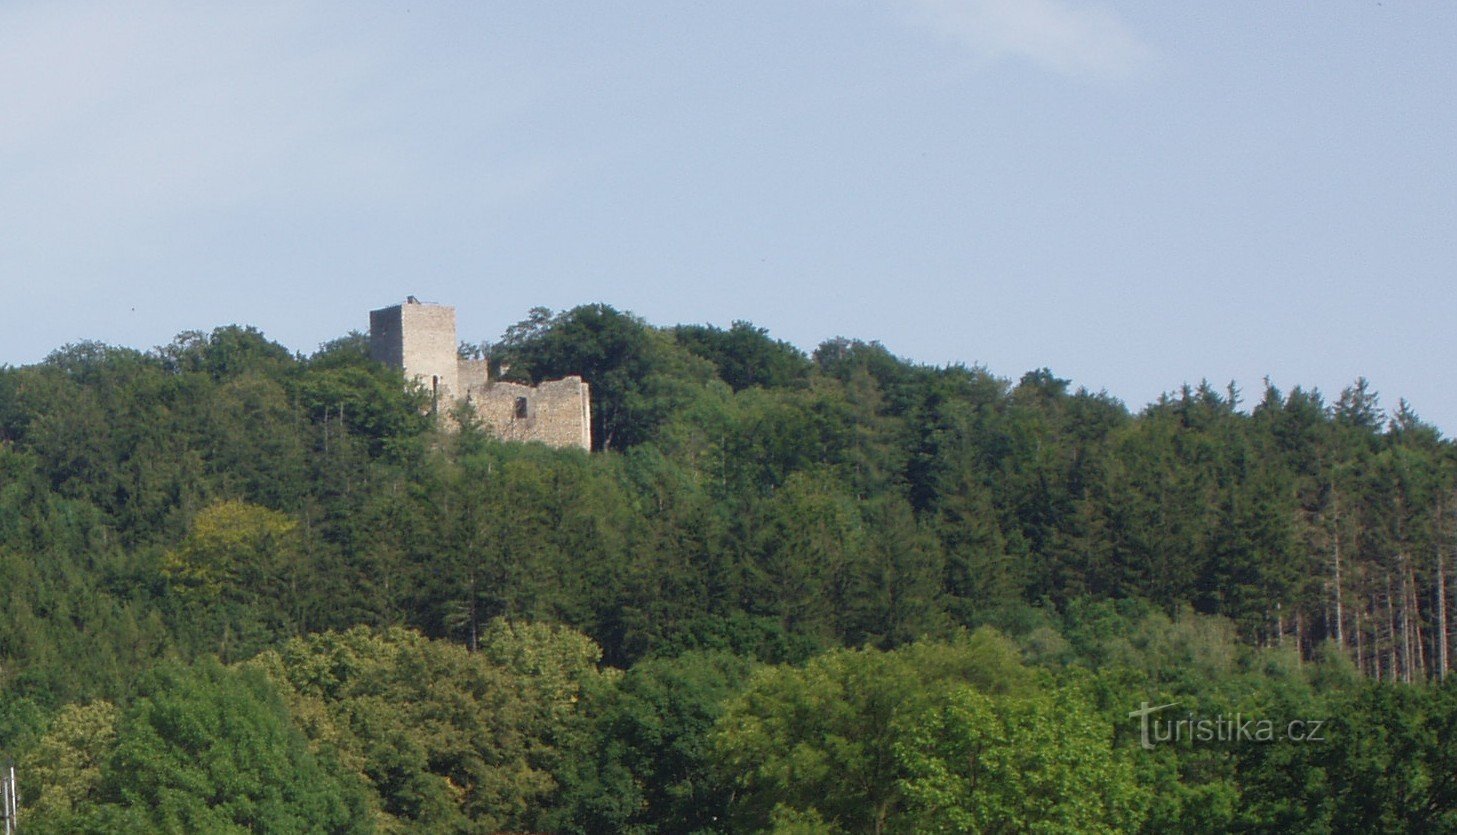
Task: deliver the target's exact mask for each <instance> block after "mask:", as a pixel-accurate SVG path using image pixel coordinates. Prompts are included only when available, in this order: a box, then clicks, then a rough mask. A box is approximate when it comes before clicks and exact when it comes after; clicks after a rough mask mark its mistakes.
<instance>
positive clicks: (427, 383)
mask: <svg viewBox="0 0 1457 835" xmlns="http://www.w3.org/2000/svg"><path fill="white" fill-rule="evenodd" d="M369 354H370V356H371V357H373V358H374V359H376V360H378V361H379V362H382V363H384V364H385V365H388V366H390V367H391V368H399V369H403V370H404V372H405V377H406V378H407V379H413V380H416V381H417V382H419V383H420V385H422V386H424V387H425V389H426V390H427V391H430V392H433V393H434V395H435V403H436V405H437V406H447V405H449V404H450V403H451V402H452V401H453V400H454V399H455V398H457V397H461V396H463V395H464V394H465V392H464V391H461V388H460V365H459V360H458V358H457V356H458V355H457V353H456V345H455V308H453V307H447V306H446V305H443V304H425V303H423V302H420V301H418V300H416V299H415V297H414V296H410V297H409V298H408V299H407V300H406V301H405V303H404V304H397V305H395V306H394V307H386V308H381V309H380V310H371V311H370V312H369Z"/></svg>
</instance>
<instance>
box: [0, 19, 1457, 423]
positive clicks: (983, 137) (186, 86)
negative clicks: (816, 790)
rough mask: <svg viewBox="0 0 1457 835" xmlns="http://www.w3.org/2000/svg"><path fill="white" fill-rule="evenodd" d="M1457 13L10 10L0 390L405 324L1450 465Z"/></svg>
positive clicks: (1454, 405) (1454, 415)
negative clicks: (1402, 410)
mask: <svg viewBox="0 0 1457 835" xmlns="http://www.w3.org/2000/svg"><path fill="white" fill-rule="evenodd" d="M1454 44H1457V4H1450V3H1435V2H1424V3H1403V2H1399V0H1386V2H1374V1H1373V2H1362V3H1356V2H1334V3H1333V2H1312V1H1307V2H1295V0H1290V1H1289V2H1281V3H1271V2H1268V0H1263V1H1262V2H1233V1H1231V2H1222V3H1168V2H1152V1H1150V2H1131V3H1117V4H1114V3H1086V2H1073V0H802V1H801V2H787V3H682V2H675V3H659V2H653V1H652V0H638V2H633V3H626V4H611V3H601V2H591V3H577V2H568V1H567V0H563V2H556V3H539V2H513V1H512V0H493V2H489V3H481V2H460V3H444V2H436V3H428V4H427V3H416V4H410V3H405V2H395V3H375V2H368V0H350V2H347V3H345V2H308V1H307V0H293V1H292V2H286V3H284V2H280V3H272V2H250V3H207V4H200V3H195V2H170V0H135V1H134V2H126V3H120V2H114V3H113V2H67V0H46V1H45V2H32V0H10V2H7V3H4V4H3V5H0V291H3V293H4V300H3V303H0V364H9V365H24V364H29V363H34V362H37V361H40V360H41V359H43V358H44V357H45V356H46V355H47V354H48V353H50V352H51V351H52V350H55V349H57V348H59V347H61V346H63V345H65V344H68V343H72V342H76V341H80V340H88V339H89V340H99V341H102V342H106V343H110V344H115V345H124V346H130V347H135V348H139V349H144V350H145V349H149V348H152V347H154V346H158V345H163V344H166V343H168V342H170V341H171V340H172V338H173V337H174V336H175V335H176V334H178V333H180V332H182V331H185V330H192V329H200V330H208V329H211V328H213V327H217V326H220V325H225V324H231V323H237V324H244V325H252V326H255V327H257V328H259V329H261V330H262V331H263V332H264V333H265V334H266V335H267V336H268V337H269V338H271V339H273V340H275V341H278V342H280V343H282V344H284V345H286V346H288V347H289V348H290V349H292V350H295V351H300V352H303V353H310V352H312V351H314V350H315V349H316V348H317V347H318V346H319V345H320V344H321V343H323V342H326V341H328V340H331V339H334V338H337V337H339V336H342V335H344V334H346V333H347V332H349V331H351V330H365V329H367V327H368V311H369V310H370V309H372V308H378V307H384V306H386V305H390V304H395V303H398V302H400V301H402V300H403V299H404V297H405V296H406V295H407V294H409V295H415V296H418V297H419V298H421V299H424V300H430V301H438V302H442V303H447V304H452V305H454V306H455V307H456V309H457V316H458V323H459V328H460V337H461V338H462V339H464V340H469V341H472V342H478V341H483V340H494V339H496V338H498V337H499V336H500V335H501V333H502V332H503V331H504V330H505V329H506V327H507V326H509V325H510V324H512V323H513V322H516V321H518V320H520V319H523V318H525V317H526V315H527V312H528V311H529V310H530V309H531V308H532V307H536V306H545V307H549V308H552V309H556V310H560V309H565V308H571V307H574V306H576V305H579V304H587V303H594V302H604V303H607V304H610V305H613V306H614V307H616V308H618V309H620V310H628V311H631V312H633V313H635V314H637V315H639V316H641V317H643V318H644V319H646V320H647V321H649V322H651V323H653V324H658V325H672V324H677V323H710V324H715V325H719V326H723V327H727V326H728V325H729V324H730V323H732V322H733V321H735V320H748V321H751V322H753V323H754V324H756V325H758V326H761V327H765V328H768V329H769V331H770V333H771V334H772V335H773V336H775V337H777V338H780V339H785V340H788V341H790V342H792V343H794V344H796V345H798V346H800V347H802V348H804V349H805V350H807V351H811V350H813V349H814V347H815V346H816V345H818V344H819V343H820V342H822V341H824V340H826V339H830V338H833V337H836V336H846V337H851V338H858V339H864V340H867V341H869V340H878V341H880V342H882V343H883V344H884V345H885V346H886V347H887V348H889V349H890V350H891V351H892V352H894V353H896V354H898V355H900V356H903V357H906V358H908V359H910V360H914V361H917V362H924V363H931V364H935V365H943V364H947V363H964V364H967V365H972V364H979V365H983V366H985V367H986V368H987V369H988V370H990V371H991V372H993V373H995V374H997V375H999V376H1003V377H1008V378H1011V379H1016V378H1018V377H1020V376H1021V375H1022V373H1024V372H1026V371H1028V370H1031V369H1036V368H1043V367H1046V368H1050V369H1051V370H1052V371H1053V373H1055V374H1057V375H1058V376H1060V377H1064V378H1069V379H1071V380H1072V382H1073V385H1074V386H1085V387H1087V388H1088V389H1090V390H1093V391H1099V390H1105V391H1107V392H1108V393H1109V394H1111V395H1114V396H1116V397H1118V398H1120V399H1122V400H1123V401H1124V402H1125V403H1127V404H1128V406H1129V407H1130V408H1131V409H1134V410H1138V409H1140V408H1142V407H1143V406H1144V405H1146V404H1147V403H1148V402H1150V401H1152V400H1154V399H1155V398H1157V397H1158V396H1159V395H1160V394H1161V393H1162V392H1166V391H1173V390H1176V389H1178V388H1179V387H1180V386H1181V385H1182V384H1184V383H1191V384H1197V383H1198V382H1199V381H1200V380H1201V379H1208V380H1209V381H1211V382H1212V383H1213V384H1215V385H1216V386H1217V387H1219V388H1221V389H1223V387H1224V386H1225V385H1226V384H1227V383H1229V382H1230V381H1234V382H1236V383H1237V384H1238V385H1239V387H1240V388H1241V389H1242V390H1243V391H1244V396H1245V399H1246V400H1247V401H1248V403H1253V402H1255V401H1257V400H1258V399H1259V398H1260V395H1261V392H1262V391H1263V387H1264V382H1263V381H1264V379H1265V378H1267V377H1268V378H1269V379H1270V381H1271V382H1272V383H1274V384H1275V385H1276V386H1277V387H1280V388H1281V389H1284V390H1287V391H1288V390H1289V389H1290V388H1291V387H1293V386H1296V385H1301V386H1304V387H1306V388H1311V387H1315V388H1319V389H1320V390H1321V391H1322V392H1324V393H1325V394H1326V396H1327V399H1328V400H1333V399H1335V397H1336V396H1337V395H1338V394H1339V392H1340V390H1341V389H1342V388H1344V387H1345V386H1347V385H1349V384H1351V383H1352V381H1354V380H1355V379H1356V378H1357V377H1358V376H1364V377H1366V378H1368V379H1369V380H1370V381H1371V384H1372V386H1373V388H1375V390H1376V391H1378V392H1379V393H1380V394H1381V397H1382V405H1383V406H1385V407H1388V408H1392V409H1394V408H1395V406H1396V405H1397V401H1398V399H1399V398H1403V397H1404V398H1406V399H1407V400H1408V401H1410V403H1411V404H1412V406H1413V407H1414V408H1415V410H1416V411H1417V413H1418V414H1420V415H1421V416H1422V417H1423V418H1424V419H1426V420H1427V421H1429V422H1431V423H1434V424H1435V425H1437V426H1438V427H1439V428H1441V429H1443V430H1444V431H1445V432H1447V433H1448V434H1451V433H1453V432H1454V431H1457V363H1454V362H1453V361H1452V360H1453V358H1454V353H1457V352H1454V347H1457V345H1454V342H1457V340H1454V336H1453V326H1454V323H1457V295H1454V293H1453V284H1452V278H1453V277H1454V272H1457V270H1454V268H1457V142H1454V140H1457V48H1454Z"/></svg>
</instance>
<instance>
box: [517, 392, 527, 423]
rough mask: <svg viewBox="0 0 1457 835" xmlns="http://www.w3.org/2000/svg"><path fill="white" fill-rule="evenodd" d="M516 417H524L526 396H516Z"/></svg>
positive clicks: (522, 418)
mask: <svg viewBox="0 0 1457 835" xmlns="http://www.w3.org/2000/svg"><path fill="white" fill-rule="evenodd" d="M516 419H517V420H525V419H526V398H524V397H518V398H516Z"/></svg>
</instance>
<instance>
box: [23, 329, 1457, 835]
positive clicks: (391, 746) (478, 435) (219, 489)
mask: <svg viewBox="0 0 1457 835" xmlns="http://www.w3.org/2000/svg"><path fill="white" fill-rule="evenodd" d="M367 347H368V346H367V339H366V338H365V337H364V336H362V335H360V334H351V335H348V336H346V337H343V338H341V339H339V340H337V341H335V342H332V343H329V344H327V345H325V346H323V347H322V348H321V349H320V350H319V351H318V352H316V353H315V354H313V355H312V356H309V357H302V356H296V355H294V354H293V353H291V352H290V351H288V350H287V349H285V348H283V347H282V346H280V345H277V344H275V343H272V342H269V341H268V340H267V339H266V338H264V336H263V335H261V334H260V333H258V332H257V331H256V330H253V329H251V328H241V327H227V328H220V329H218V330H215V331H213V332H212V333H210V334H204V333H187V334H183V335H182V336H179V337H178V338H177V339H176V340H175V341H174V342H173V343H172V344H170V345H168V346H166V347H163V348H159V349H156V350H153V351H150V352H145V353H144V352H139V351H135V350H132V349H127V348H118V347H112V346H106V345H100V344H94V343H84V344H78V345H72V346H67V347H65V348H63V349H60V350H58V351H56V352H55V353H53V354H52V355H51V356H50V357H48V358H47V359H46V360H45V361H44V362H42V363H40V364H38V365H34V366H28V367H22V368H5V369H0V607H3V608H0V754H6V755H9V756H11V757H14V759H15V760H16V763H17V775H18V780H19V782H20V790H21V795H22V802H23V806H22V809H21V814H22V817H21V823H22V825H23V826H24V827H25V831H33V832H121V831H152V830H158V831H189V832H190V831H250V830H251V831H269V832H294V831H300V832H302V831H309V832H313V831H321V832H322V831H328V832H374V831H382V832H417V831H429V832H437V831H438V832H500V831H552V832H640V833H648V832H660V833H680V832H696V831H697V832H729V831H733V832H743V831H775V832H785V833H789V832H797V833H811V832H857V833H858V832H876V833H891V832H898V833H899V832H938V831H939V832H965V831H1043V832H1084V831H1095V832H1122V831H1149V832H1155V831H1159V832H1166V831H1269V832H1291V831H1319V832H1329V831H1348V832H1370V831H1391V830H1402V829H1408V830H1421V831H1457V747H1454V746H1452V745H1451V744H1450V743H1451V740H1453V739H1457V684H1454V683H1453V680H1454V678H1457V677H1453V676H1449V675H1447V674H1448V673H1450V671H1451V670H1452V668H1453V667H1454V662H1453V660H1452V659H1451V648H1450V647H1449V638H1450V637H1451V636H1452V634H1453V632H1454V627H1453V626H1452V625H1451V623H1450V622H1449V618H1450V617H1452V616H1453V613H1452V612H1450V611H1449V609H1450V607H1451V605H1452V603H1453V600H1454V590H1453V588H1452V584H1453V582H1454V576H1453V572H1454V569H1457V558H1454V552H1457V547H1454V546H1457V542H1454V537H1457V467H1454V463H1457V462H1454V455H1453V445H1452V443H1451V442H1450V441H1448V440H1445V439H1443V438H1442V437H1441V434H1440V433H1439V432H1438V431H1437V429H1436V428H1434V427H1432V426H1430V425H1427V424H1425V423H1423V422H1422V421H1421V420H1419V419H1418V418H1417V416H1416V414H1415V413H1414V412H1413V411H1412V410H1411V409H1410V408H1409V407H1407V405H1406V404H1405V403H1404V402H1402V403H1400V404H1399V406H1398V407H1397V408H1396V409H1395V411H1394V412H1393V413H1391V414H1388V413H1387V412H1385V411H1383V409H1382V407H1381V405H1380V404H1379V403H1378V400H1377V398H1376V395H1375V393H1374V392H1372V391H1371V390H1370V389H1369V388H1368V386H1367V385H1366V384H1365V383H1364V381H1357V382H1356V383H1355V384H1354V385H1352V386H1351V387H1350V388H1348V389H1347V390H1345V391H1343V392H1341V393H1340V394H1339V396H1337V397H1335V398H1333V399H1330V400H1327V399H1326V398H1324V397H1322V395H1321V394H1320V393H1318V392H1315V391H1309V390H1302V389H1300V388H1296V389H1294V390H1291V391H1289V392H1281V391H1278V390H1276V389H1274V388H1272V387H1267V388H1266V389H1265V390H1264V391H1262V392H1259V393H1258V394H1246V395H1241V394H1240V393H1239V392H1237V391H1236V390H1234V388H1233V386H1231V387H1229V388H1227V389H1216V388H1213V387H1211V386H1209V385H1200V386H1198V387H1197V388H1194V387H1189V388H1185V389H1183V390H1181V391H1179V392H1177V393H1174V394H1171V395H1167V396H1165V397H1163V398H1161V399H1160V400H1159V401H1158V402H1157V403H1154V404H1152V405H1149V406H1148V407H1146V408H1144V409H1143V410H1142V411H1140V412H1137V413H1132V412H1130V411H1129V410H1128V409H1127V408H1126V407H1125V406H1124V405H1123V404H1121V403H1120V402H1118V401H1117V400H1115V399H1113V398H1111V397H1108V396H1107V395H1105V394H1100V393H1093V392H1089V391H1087V390H1084V389H1078V390H1072V389H1071V388H1070V385H1069V383H1068V381H1066V380H1061V379H1058V378H1057V377H1055V376H1054V375H1053V374H1052V373H1050V372H1048V371H1046V370H1040V371H1033V372H1030V373H1027V374H1025V375H1023V376H1022V377H1021V378H1020V379H1019V380H1017V381H1016V382H1012V381H1009V380H1007V379H1003V378H999V377H997V376H994V375H993V374H992V373H990V372H989V371H987V370H985V369H981V368H968V367H964V366H951V367H945V368H941V367H930V366H925V365H918V364H914V363H909V362H906V361H904V360H901V359H899V358H897V357H896V356H894V355H893V354H892V353H890V352H889V351H887V350H886V349H885V348H884V347H882V346H880V345H879V344H878V343H873V342H871V343H866V342H860V341H852V340H845V339H836V340H832V341H829V342H826V343H825V344H823V345H821V346H820V347H819V348H818V349H817V350H816V351H815V352H814V353H813V355H812V356H806V355H805V354H804V353H803V352H801V351H800V350H798V349H797V348H795V347H793V346H791V345H789V344H787V343H784V342H780V341H776V340H774V339H773V338H772V337H771V336H770V335H768V334H767V333H766V332H765V331H764V330H762V329H759V328H756V327H754V326H752V325H750V324H747V323H735V324H734V325H733V326H732V327H730V328H728V329H726V330H725V329H720V328H716V327H708V326H677V327H669V328H662V327H655V326H651V325H648V324H647V323H645V322H643V321H641V320H640V319H638V318H636V317H634V316H632V315H630V314H626V313H621V312H618V311H616V310H614V309H612V308H610V307H607V306H603V305H592V306H584V307H579V308H576V309H573V310H570V311H565V312H562V313H559V314H552V313H551V312H550V311H545V310H535V311H532V313H531V315H530V316H529V317H528V318H527V319H526V320H524V321H523V322H521V323H520V324H518V325H516V326H514V327H512V328H511V329H509V330H508V332H507V333H506V335H505V336H504V338H503V339H502V340H501V341H500V342H499V343H495V344H491V345H481V346H462V351H464V352H468V353H478V354H488V355H489V356H490V357H491V359H492V360H493V361H498V362H499V363H500V364H501V366H503V367H506V368H508V369H509V372H508V373H509V375H510V377H512V378H518V379H521V380H527V381H537V380H543V379H552V378H555V377H561V376H564V375H568V374H581V375H582V376H583V377H584V378H585V379H586V380H587V381H588V382H589V383H590V384H591V387H592V397H593V403H592V409H593V411H592V414H593V422H594V425H593V437H594V442H595V443H596V444H597V445H599V446H600V447H601V449H599V450H598V451H596V452H594V453H592V454H588V453H585V452H582V451H579V450H554V449H548V448H546V447H543V446H541V445H537V444H529V445H527V444H505V443H501V442H498V441H496V440H494V439H492V438H491V437H490V436H489V435H488V434H487V433H485V432H483V431H481V430H480V429H479V428H478V427H474V426H471V425H470V422H469V417H468V415H466V414H465V413H459V414H457V415H455V416H454V419H455V422H459V423H464V424H465V425H464V426H462V427H461V428H460V429H459V431H442V430H441V429H440V425H441V423H442V422H441V421H438V420H436V418H435V417H434V416H432V415H430V414H429V413H428V408H427V404H428V398H427V397H426V396H425V395H424V393H423V392H421V391H418V390H413V391H412V390H410V389H409V388H407V387H406V386H405V384H404V381H403V379H402V378H401V376H400V374H399V373H398V372H396V371H392V370H390V369H387V368H385V367H384V366H382V365H380V364H377V363H374V362H372V361H371V360H370V359H369V358H368V350H367ZM1243 397H1247V398H1248V399H1249V402H1248V403H1244V402H1242V398H1243ZM450 422H451V421H445V422H444V423H450ZM1166 704H1176V705H1177V708H1174V709H1171V711H1170V713H1169V714H1168V716H1169V718H1170V719H1172V718H1186V717H1189V718H1193V719H1198V718H1204V717H1214V716H1235V715H1242V716H1244V717H1256V718H1264V719H1269V720H1272V721H1274V722H1276V724H1277V726H1278V728H1279V729H1280V731H1285V730H1287V728H1288V722H1289V721H1290V720H1301V721H1306V720H1309V721H1311V722H1316V723H1319V733H1318V735H1311V738H1309V739H1304V740H1298V739H1284V738H1276V739H1274V740H1259V739H1254V740H1251V739H1242V738H1237V739H1228V740H1226V739H1222V738H1220V739H1200V740H1193V741H1190V740H1183V741H1182V742H1181V741H1180V740H1178V739H1177V738H1176V739H1174V740H1168V739H1165V740H1164V741H1162V742H1160V741H1159V740H1157V739H1155V740H1154V741H1153V743H1152V744H1150V741H1149V739H1148V738H1147V736H1146V734H1145V733H1144V732H1143V728H1144V727H1146V724H1145V725H1144V726H1141V725H1140V722H1139V720H1137V719H1130V718H1129V713H1130V712H1131V711H1136V710H1137V709H1139V708H1140V706H1144V707H1147V706H1148V705H1166ZM1174 714H1177V716H1174ZM1317 736H1318V738H1316V737H1317Z"/></svg>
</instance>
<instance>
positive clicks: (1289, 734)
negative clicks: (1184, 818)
mask: <svg viewBox="0 0 1457 835" xmlns="http://www.w3.org/2000/svg"><path fill="white" fill-rule="evenodd" d="M1178 706H1179V703H1178V702H1170V703H1168V704H1166V705H1150V704H1149V703H1148V702H1142V703H1141V705H1140V707H1139V708H1138V710H1134V711H1130V712H1129V714H1128V718H1129V719H1137V720H1138V733H1139V744H1140V745H1142V746H1143V747H1144V748H1146V749H1148V750H1150V751H1151V750H1153V748H1154V746H1156V745H1170V744H1173V745H1177V744H1180V743H1183V744H1185V745H1193V744H1195V743H1221V742H1325V724H1326V720H1324V719H1292V720H1290V721H1288V722H1277V721H1275V720H1273V719H1256V718H1254V717H1252V716H1245V715H1244V714H1242V713H1236V714H1234V715H1233V716H1225V715H1224V714H1222V713H1217V714H1215V715H1213V716H1196V715H1195V714H1194V713H1192V712H1191V713H1187V714H1185V715H1184V716H1179V717H1176V716H1175V715H1173V714H1170V715H1165V716H1159V715H1158V714H1159V713H1160V712H1161V711H1165V710H1168V709H1169V708H1171V707H1178Z"/></svg>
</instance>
